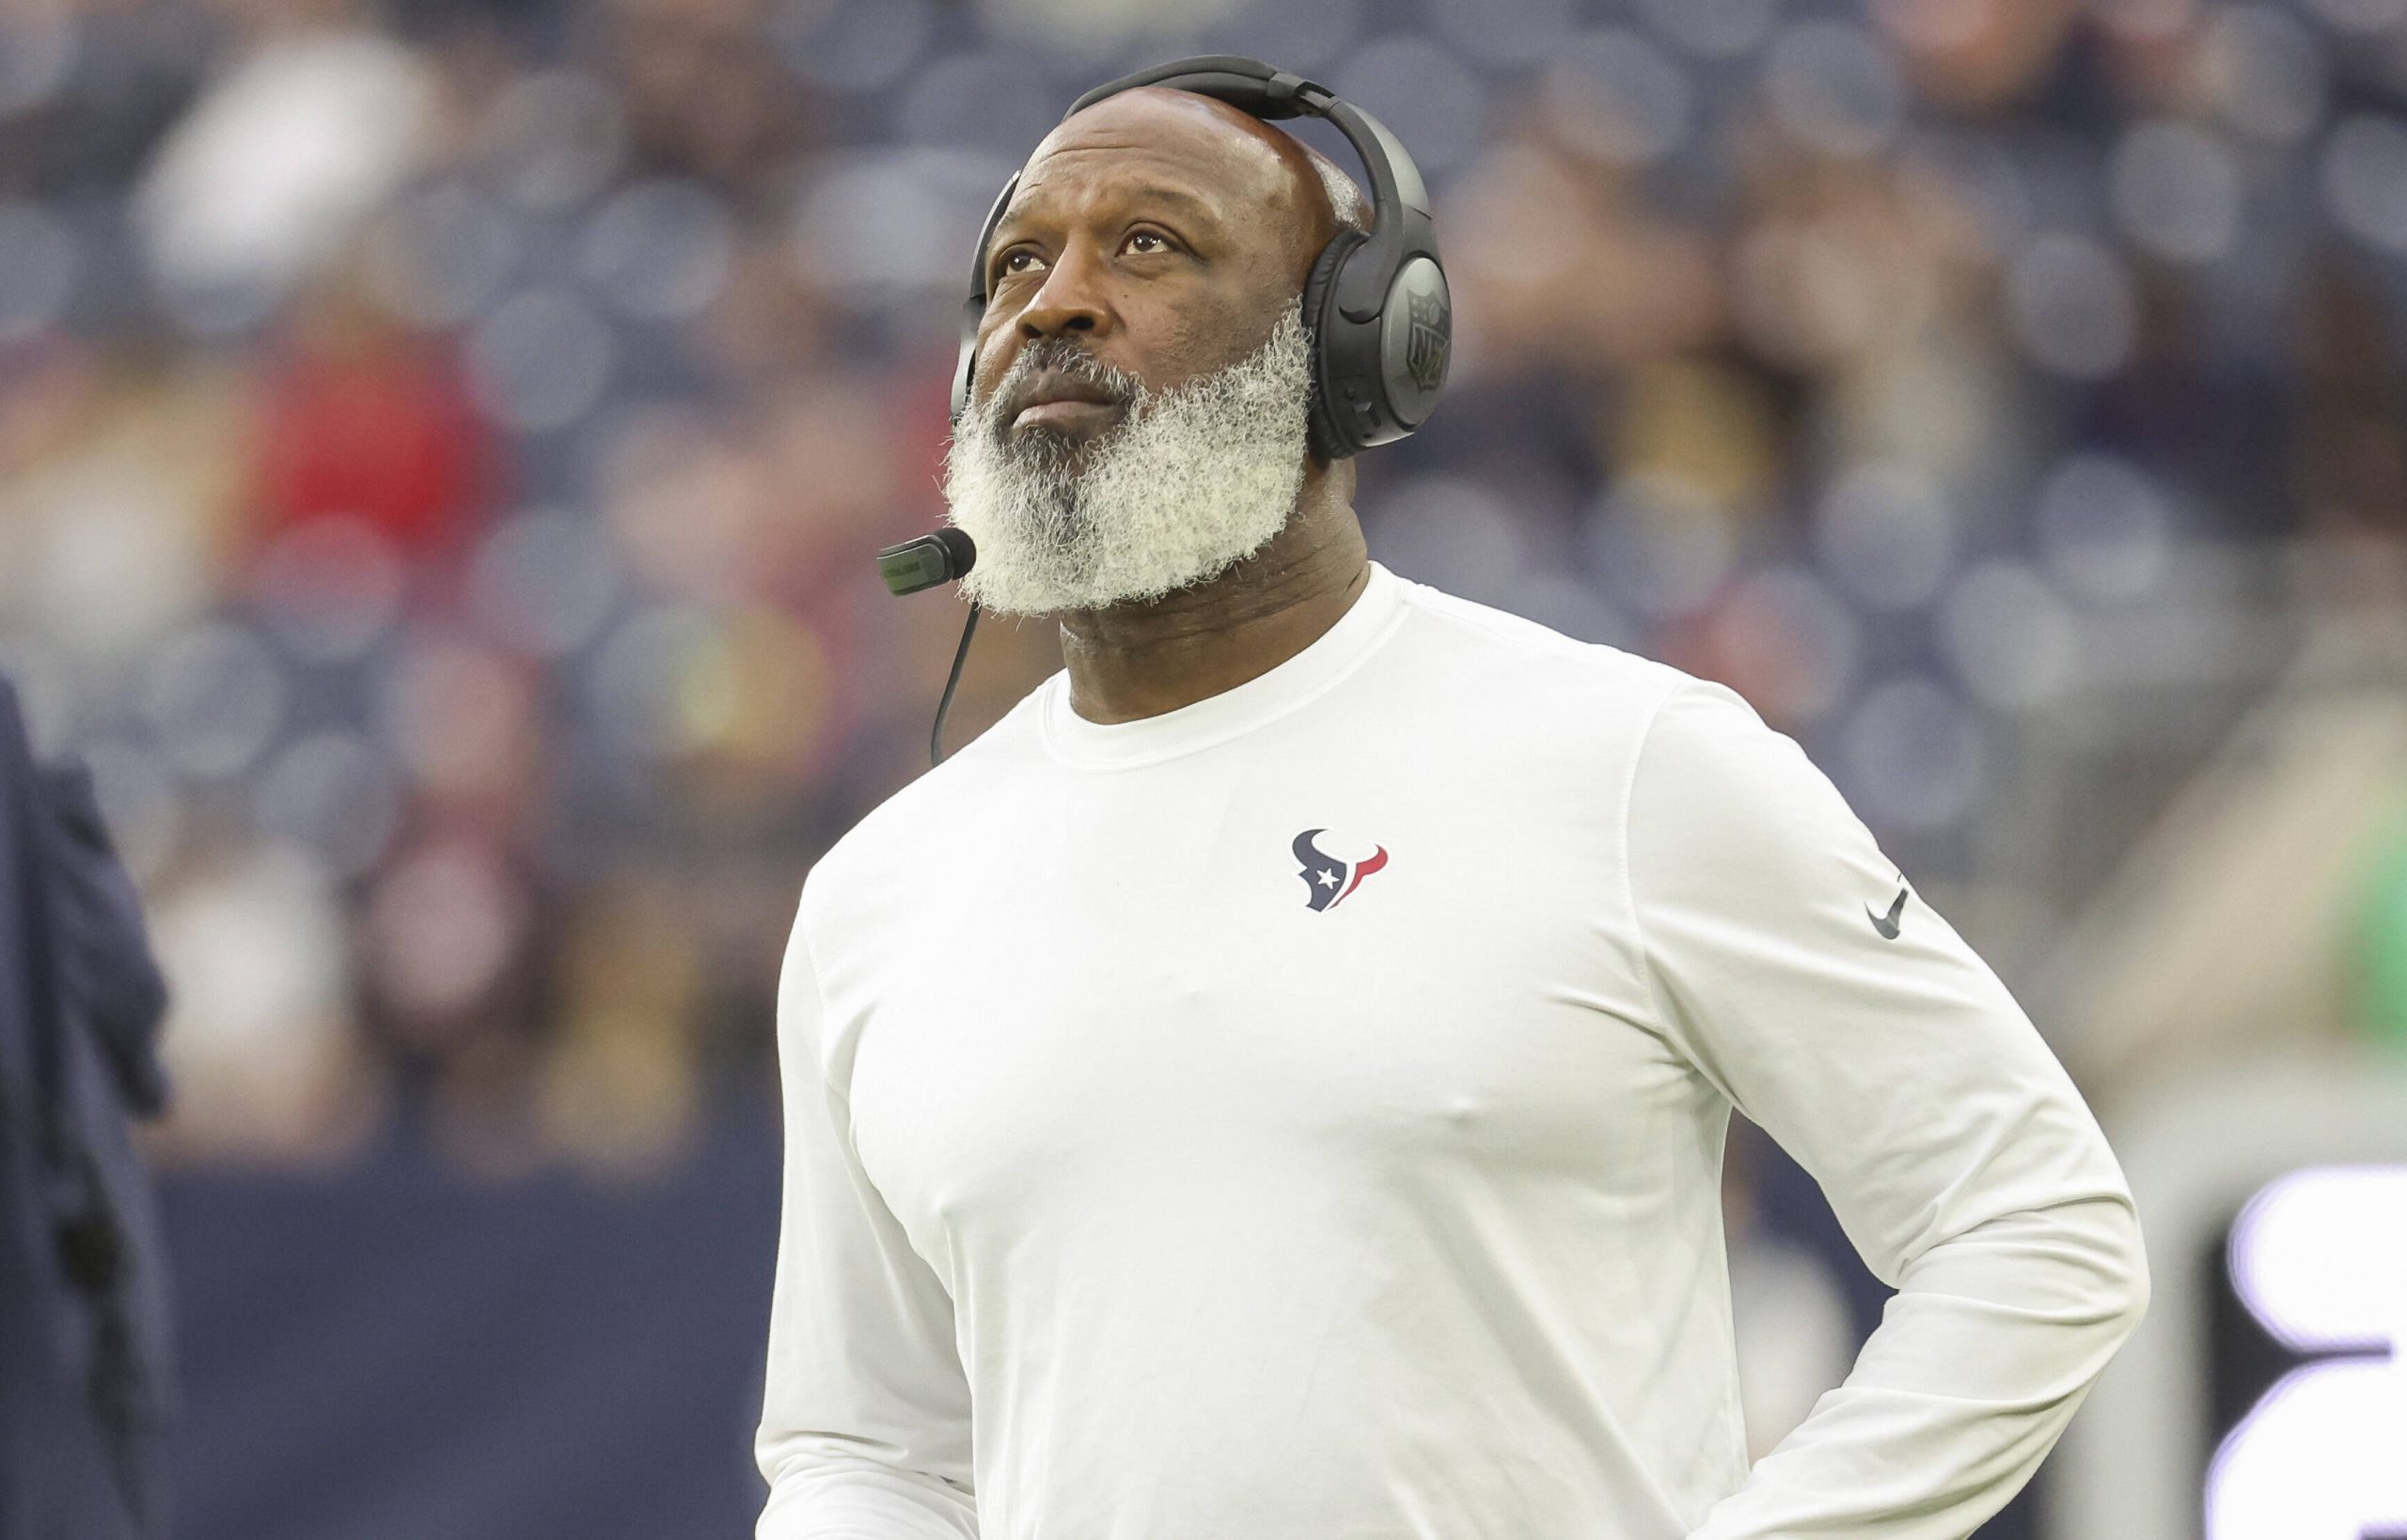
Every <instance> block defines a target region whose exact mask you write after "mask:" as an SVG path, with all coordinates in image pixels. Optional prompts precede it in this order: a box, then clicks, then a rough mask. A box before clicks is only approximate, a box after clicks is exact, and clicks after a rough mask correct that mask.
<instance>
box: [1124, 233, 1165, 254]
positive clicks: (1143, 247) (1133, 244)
mask: <svg viewBox="0 0 2407 1540" xmlns="http://www.w3.org/2000/svg"><path fill="white" fill-rule="evenodd" d="M1121 245H1122V246H1123V248H1124V249H1125V250H1128V251H1133V252H1136V253H1137V254H1138V255H1139V256H1141V257H1150V256H1152V255H1153V254H1154V253H1155V252H1157V251H1168V250H1169V249H1170V243H1169V242H1168V241H1165V240H1163V239H1162V238H1161V237H1160V236H1158V235H1156V234H1155V233H1154V232H1153V231H1152V230H1132V231H1130V232H1129V235H1128V239H1127V240H1125V241H1124V242H1122V243H1121Z"/></svg>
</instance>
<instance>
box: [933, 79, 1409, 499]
mask: <svg viewBox="0 0 2407 1540" xmlns="http://www.w3.org/2000/svg"><path fill="white" fill-rule="evenodd" d="M1139 86H1162V87H1165V88H1167V89H1170V90H1175V91H1192V92H1194V93H1195V94H1196V95H1198V96H1208V97H1211V98H1212V99H1213V100H1215V101H1218V102H1227V103H1228V104H1229V105H1230V106H1233V107H1235V108H1236V109H1237V110H1239V111H1240V112H1245V113H1250V114H1251V115H1252V116H1253V117H1256V118H1263V119H1265V120H1266V121H1273V122H1275V121H1278V120H1280V119H1282V118H1326V119H1327V120H1328V121H1329V122H1330V123H1332V124H1334V125H1335V126H1336V128H1337V131H1338V132H1339V133H1341V134H1345V142H1346V143H1348V144H1350V145H1352V146H1353V147H1354V152H1355V153H1356V154H1357V155H1359V156H1361V160H1362V165H1363V167H1364V168H1365V169H1366V170H1368V171H1369V172H1370V175H1371V204H1372V208H1373V210H1374V212H1375V217H1374V220H1373V224H1372V227H1371V229H1370V231H1369V233H1367V234H1365V233H1364V232H1363V231H1361V230H1355V229H1341V230H1339V231H1338V232H1337V235H1336V238H1335V239H1333V240H1331V241H1330V242H1329V244H1328V245H1327V246H1326V247H1324V248H1323V249H1322V251H1321V254H1320V256H1319V258H1318V259H1315V260H1314V263H1313V267H1312V274H1311V275H1310V276H1309V277H1307V278H1306V279H1305V280H1304V294H1303V308H1304V325H1305V328H1306V330H1307V331H1308V332H1309V333H1310V334H1311V336H1312V340H1313V396H1312V434H1311V444H1312V452H1313V454H1314V457H1315V458H1317V459H1318V460H1320V461H1321V462H1322V463H1323V464H1327V463H1329V462H1330V461H1333V460H1343V459H1345V457H1347V456H1348V455H1352V454H1356V453H1359V452H1360V451H1361V450H1363V449H1367V448H1373V447H1374V446H1377V445H1380V444H1392V443H1393V442H1395V441H1396V440H1397V439H1400V438H1402V437H1404V436H1405V435H1406V434H1408V433H1409V432H1412V431H1413V430H1414V429H1416V428H1418V427H1420V426H1421V425H1422V424H1423V423H1424V422H1426V421H1427V420H1428V419H1429V413H1430V411H1431V409H1432V408H1434V407H1435V406H1436V405H1437V403H1438V393H1439V390H1440V389H1442V388H1443V387H1444V385H1445V383H1446V365H1447V363H1448V361H1449V359H1450V358H1451V356H1452V354H1453V352H1454V331H1455V307H1454V300H1453V297H1452V296H1451V295H1450V294H1449V292H1448V291H1447V289H1446V270H1445V268H1444V267H1443V266H1442V265H1440V263H1439V259H1438V236H1437V232H1436V231H1435V230H1434V229H1433V228H1431V224H1430V219H1429V189H1428V187H1427V186H1426V185H1425V184H1424V182H1423V181H1422V180H1421V168H1420V167H1419V166H1416V165H1413V164H1412V157H1411V156H1410V155H1408V154H1407V153H1405V149H1404V146H1403V145H1402V144H1401V143H1399V142H1398V141H1397V139H1396V136H1395V135H1394V134H1391V133H1390V132H1388V128H1387V125H1386V124H1384V123H1382V122H1380V121H1379V120H1378V119H1377V118H1374V117H1372V116H1371V115H1370V114H1369V113H1367V112H1364V111H1363V110H1362V109H1361V108H1360V107H1358V106H1356V105H1354V104H1353V103H1352V102H1345V101H1343V100H1341V99H1340V98H1339V97H1338V96H1337V94H1336V93H1335V92H1333V91H1331V90H1329V87H1327V86H1320V85H1315V84H1314V82H1312V81H1309V80H1306V79H1304V78H1303V77H1302V76H1301V75H1296V74H1291V73H1289V72H1288V71H1284V70H1281V69H1277V68H1275V67H1273V66H1271V65H1268V64H1265V63H1263V62H1262V61H1261V60H1260V59H1249V58H1241V57H1238V56H1236V55H1227V54H1207V55H1200V56H1198V57H1195V58H1186V59H1175V60H1172V62H1171V63H1169V64H1158V65H1156V66H1154V67H1153V68H1152V69H1150V70H1141V71H1138V72H1137V73H1135V74H1133V75H1127V76H1124V77H1123V78H1121V79H1119V80H1115V81H1112V82H1111V83H1110V84H1109V85H1105V86H1096V87H1095V88H1094V89H1093V90H1092V91H1089V92H1087V94H1086V95H1084V96H1082V97H1080V98H1078V100H1077V101H1076V102H1072V103H1070V110H1069V112H1067V113H1064V114H1063V115H1062V116H1063V117H1064V118H1069V117H1073V116H1075V115H1077V114H1078V113H1080V112H1083V111H1085V110H1086V109H1087V108H1089V107H1092V106H1093V105H1094V104H1095V103H1096V102H1101V101H1104V100H1106V99H1107V98H1109V97H1114V96H1118V95H1119V94H1120V93H1121V92H1123V91H1133V90H1135V89H1137V88H1138V87H1139ZM1018 189H1019V178H1018V177H1016V176H1015V177H1013V178H1012V180H1011V181H1007V182H1005V183H1004V184H1003V190H1002V192H1001V194H1000V195H999V196H997V197H996V199H995V206H994V209H993V210H992V211H991V212H989V213H988V214H987V215H986V224H985V228H983V229H982V230H981V231H980V232H979V234H978V249H977V251H976V252H975V253H973V254H972V255H971V257H970V259H969V299H968V303H967V304H966V305H964V306H962V313H961V360H960V363H959V365H958V367H957V368H956V369H954V371H953V379H952V420H953V421H955V422H959V421H960V420H961V415H962V413H964V412H966V411H967V410H968V407H969V385H970V379H971V375H972V373H973V371H974V370H975V369H977V366H978V325H979V322H982V321H983V320H984V319H985V314H986V258H987V247H988V246H989V245H990V244H992V243H993V241H994V238H995V227H996V226H998V225H999V224H1001V223H1002V219H1003V212H1004V211H1005V210H1006V209H1008V208H1009V207H1010V206H1011V201H1012V195H1013V194H1014V193H1015V192H1016V191H1018Z"/></svg>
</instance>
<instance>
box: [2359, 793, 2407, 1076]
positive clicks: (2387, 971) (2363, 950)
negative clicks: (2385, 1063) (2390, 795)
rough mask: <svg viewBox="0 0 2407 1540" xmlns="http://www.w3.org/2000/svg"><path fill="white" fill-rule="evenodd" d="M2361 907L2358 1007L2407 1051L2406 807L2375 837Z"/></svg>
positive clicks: (2372, 1027)
mask: <svg viewBox="0 0 2407 1540" xmlns="http://www.w3.org/2000/svg"><path fill="white" fill-rule="evenodd" d="M2367 875H2368V882H2367V883H2366V886H2365V892H2364V898H2363V900H2362V903H2363V907H2362V908H2361V909H2360V910H2359V913H2358V931H2357V955H2358V963H2359V970H2358V991H2359V993H2358V1008H2359V1012H2360V1014H2361V1015H2362V1017H2363V1019H2364V1022H2365V1025H2366V1028H2367V1029H2368V1031H2369V1032H2371V1033H2372V1035H2373V1036H2374V1038H2375V1039H2376V1040H2378V1041H2380V1042H2383V1043H2385V1044H2387V1045H2390V1046H2391V1047H2392V1048H2394V1049H2396V1050H2397V1051H2399V1052H2400V1053H2407V809H2401V810H2400V811H2399V812H2397V813H2395V814H2394V815H2393V816H2392V817H2391V819H2390V821H2389V824H2388V826H2387V827H2386V828H2384V829H2383V832H2382V834H2381V835H2380V837H2379V838H2378V839H2377V840H2376V841H2374V844H2373V856H2372V859H2371V860H2370V862H2369V863H2368V871H2367Z"/></svg>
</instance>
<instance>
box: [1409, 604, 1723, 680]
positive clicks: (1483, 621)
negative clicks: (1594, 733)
mask: <svg viewBox="0 0 2407 1540" xmlns="http://www.w3.org/2000/svg"><path fill="white" fill-rule="evenodd" d="M1404 595H1405V603H1406V604H1407V605H1408V606H1409V607H1410V609H1411V611H1412V613H1413V615H1414V617H1415V618H1416V619H1417V620H1419V621H1421V622H1422V624H1421V625H1420V626H1419V627H1418V628H1417V629H1418V631H1419V632H1420V635H1421V636H1422V638H1423V642H1424V645H1425V646H1427V647H1429V648H1431V649H1433V650H1436V651H1438V652H1441V653H1443V654H1445V655H1447V656H1449V657H1451V658H1454V659H1457V660H1460V661H1462V662H1465V663H1468V664H1471V665H1472V666H1473V667H1474V668H1478V671H1479V672H1481V673H1483V674H1484V673H1486V672H1487V671H1489V668H1502V669H1504V670H1508V671H1510V672H1511V673H1512V674H1513V675H1515V676H1516V677H1519V678H1523V679H1525V680H1526V681H1527V684H1528V687H1530V688H1532V689H1535V690H1540V691H1547V692H1556V691H1563V690H1569V691H1572V692H1573V694H1574V698H1575V699H1582V700H1585V701H1591V702H1593V701H1595V700H1596V699H1597V697H1599V696H1602V697H1605V698H1608V699H1610V700H1611V701H1612V702H1613V704H1614V705H1616V706H1620V707H1628V706H1631V705H1636V706H1639V707H1642V708H1643V707H1644V705H1647V704H1651V703H1652V702H1653V701H1655V700H1658V699H1661V698H1663V697H1665V696H1667V695H1669V694H1670V693H1671V692H1672V691H1674V690H1675V689H1677V688H1679V687H1680V686H1681V685H1682V684H1693V683H1695V681H1694V680H1693V679H1692V678H1691V676H1690V675H1688V674H1686V673H1683V672H1681V671H1680V670H1679V669H1677V668H1673V667H1672V666H1671V665H1670V664H1667V663H1659V662H1657V661H1655V660H1654V659H1652V658H1646V657H1641V656H1639V655H1638V654H1637V653H1634V652H1624V651H1622V650H1621V649H1620V648H1617V647H1611V646H1607V645H1605V644H1604V643H1601V642H1586V641H1581V640H1579V639H1578V638H1576V637H1573V636H1565V635H1564V634H1563V633H1562V632H1560V631H1557V630H1555V629H1554V628H1553V627H1551V626H1549V625H1544V624H1541V623H1540V622H1538V621H1533V620H1530V619H1529V618H1527V617H1526V616H1521V615H1516V614H1514V613H1512V612H1511V611H1509V610H1504V609H1499V608H1497V607H1495V606H1494V605H1483V604H1481V603H1479V602H1478V601H1476V600H1472V599H1466V598H1464V597H1462V596H1461V595H1460V594H1455V593H1449V592H1447V591H1446V590H1444V589H1436V588H1432V587H1430V586H1429V585H1427V584H1425V583H1416V582H1411V581H1406V582H1405V584H1404ZM1483 665H1484V666H1487V667H1480V666H1483Z"/></svg>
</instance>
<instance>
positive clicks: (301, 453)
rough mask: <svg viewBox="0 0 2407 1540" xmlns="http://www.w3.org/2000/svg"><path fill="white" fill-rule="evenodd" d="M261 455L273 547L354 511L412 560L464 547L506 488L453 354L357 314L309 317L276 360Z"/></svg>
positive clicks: (265, 536) (263, 530) (263, 510)
mask: <svg viewBox="0 0 2407 1540" xmlns="http://www.w3.org/2000/svg"><path fill="white" fill-rule="evenodd" d="M344 308H348V307H344ZM259 454H260V461H259V477H258V487H259V497H260V528H259V531H258V532H259V535H260V541H261V542H262V543H264V542H268V541H272V540H273V539H274V538H275V536H276V535H278V534H280V533H282V532H284V531H285V530H287V529H290V528H291V527H293V526H297V525H302V524H306V523H307V522H309V521H311V520H315V519H319V518H324V517H328V516H346V517H352V518H356V519H360V520H364V521H365V522H367V523H368V524H369V525H370V526H373V527H374V528H375V529H376V530H377V532H379V533H380V534H383V535H385V537H386V538H387V539H389V540H390V541H391V542H392V544H393V547H394V549H395V550H397V551H398V552H400V553H401V556H402V558H403V559H404V561H405V562H407V563H408V564H409V565H410V566H412V567H417V566H421V565H423V564H425V563H428V562H430V561H433V560H436V559H439V558H442V557H445V556H448V555H449V554H451V553H454V552H456V551H457V550H459V548H460V547H461V546H462V545H463V544H464V543H465V542H466V540H467V539H468V537H469V536H470V535H471V534H472V533H473V531H474V530H475V529H476V528H477V527H478V526H480V524H481V523H482V522H483V520H484V518H485V516H486V515H487V514H488V513H490V511H492V509H493V507H494V504H495V501H496V495H497V493H498V490H499V488H498V482H499V477H498V476H497V474H496V466H497V460H498V455H497V446H496V443H495V441H494V434H493V431H492V429H491V428H490V427H488V426H487V425H486V423H485V422H484V421H483V419H482V418H480V416H478V415H477V413H476V411H475V409H474V407H473V406H472V405H471V403H470V401H469V399H468V392H467V386H466V383H465V380H464V377H463V374H462V370H461V368H460V364H459V361H458V359H457V357H456V356H455V355H454V354H453V352H452V350H451V349H450V348H449V347H448V345H446V344H443V343H440V342H436V341H433V340H429V339H427V338H420V337H417V336H414V335H412V334H410V333H408V332H406V331H404V330H402V329H401V328H400V327H399V326H396V325H393V324H391V323H389V322H383V321H382V320H381V318H374V317H370V316H365V315H361V314H359V313H357V312H356V311H352V312H351V313H347V314H323V313H322V314H319V315H315V316H309V317H306V318H304V320H303V321H302V322H301V324H300V325H299V326H297V327H296V328H295V331H294V334H293V337H292V338H291V345H290V346H289V347H288V348H287V350H286V351H285V353H284V354H283V356H282V357H281V358H280V359H278V360H277V361H276V362H275V363H273V364H271V365H270V366H269V369H268V372H267V376H266V379H265V381H264V382H263V391H262V400H261V412H260V441H259Z"/></svg>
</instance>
